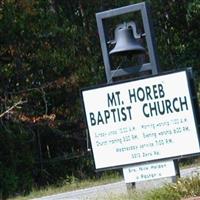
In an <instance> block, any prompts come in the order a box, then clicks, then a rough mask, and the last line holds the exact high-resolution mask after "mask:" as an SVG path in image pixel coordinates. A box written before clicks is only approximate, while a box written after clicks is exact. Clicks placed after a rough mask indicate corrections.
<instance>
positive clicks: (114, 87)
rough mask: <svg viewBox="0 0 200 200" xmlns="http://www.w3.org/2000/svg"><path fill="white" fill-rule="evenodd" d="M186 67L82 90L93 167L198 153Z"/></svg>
mask: <svg viewBox="0 0 200 200" xmlns="http://www.w3.org/2000/svg"><path fill="white" fill-rule="evenodd" d="M187 76H188V75H187V71H179V72H174V73H168V74H162V75H159V76H152V77H149V78H145V79H139V80H133V81H126V82H120V83H115V84H110V85H104V86H100V87H97V88H90V89H85V90H82V98H83V104H84V109H85V114H86V119H87V126H88V130H89V135H90V140H91V145H92V151H93V156H94V161H95V167H96V169H103V168H113V167H119V166H123V165H130V164H136V163H142V162H147V161H153V160H159V159H167V158H170V159H173V158H177V157H180V156H181V157H183V156H186V155H191V154H196V153H199V152H200V147H199V139H198V133H197V127H196V123H195V117H194V110H193V105H192V100H191V96H190V86H189V82H188V77H187Z"/></svg>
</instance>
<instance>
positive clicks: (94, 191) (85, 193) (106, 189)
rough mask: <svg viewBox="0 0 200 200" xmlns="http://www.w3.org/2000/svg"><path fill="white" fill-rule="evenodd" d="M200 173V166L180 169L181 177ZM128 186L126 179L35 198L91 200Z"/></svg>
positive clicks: (149, 184) (153, 183) (123, 190)
mask: <svg viewBox="0 0 200 200" xmlns="http://www.w3.org/2000/svg"><path fill="white" fill-rule="evenodd" d="M199 173H200V167H192V168H189V169H183V170H181V171H180V174H181V177H187V176H192V175H196V174H199ZM171 180H172V179H171V178H165V179H160V180H153V181H145V184H144V182H141V183H137V185H136V187H137V188H142V189H145V188H146V189H150V188H153V187H157V186H158V185H159V186H161V185H163V184H165V183H166V182H171ZM126 192H127V187H126V184H125V182H124V181H120V182H117V183H111V184H106V185H101V186H95V187H90V188H86V189H81V190H76V191H72V192H65V193H61V194H57V195H51V196H46V197H42V198H36V199H33V200H91V199H96V198H97V197H98V198H100V197H102V199H103V197H106V196H107V197H109V196H110V195H111V194H120V193H126Z"/></svg>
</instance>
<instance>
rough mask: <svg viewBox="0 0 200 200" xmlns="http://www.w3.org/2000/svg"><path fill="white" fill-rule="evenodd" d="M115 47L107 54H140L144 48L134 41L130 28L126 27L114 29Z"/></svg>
mask: <svg viewBox="0 0 200 200" xmlns="http://www.w3.org/2000/svg"><path fill="white" fill-rule="evenodd" d="M115 43H116V44H115V47H114V48H113V49H112V50H111V51H110V52H109V54H111V55H114V54H115V55H128V54H141V53H144V52H145V49H144V47H142V45H141V44H140V43H139V42H138V41H137V40H136V39H135V37H134V33H133V29H132V27H128V26H126V25H123V26H118V27H117V28H116V29H115Z"/></svg>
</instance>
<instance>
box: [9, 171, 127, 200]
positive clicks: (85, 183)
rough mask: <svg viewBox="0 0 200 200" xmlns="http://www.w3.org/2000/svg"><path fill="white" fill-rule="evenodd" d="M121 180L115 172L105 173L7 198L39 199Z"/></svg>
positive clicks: (11, 199) (72, 179) (18, 199)
mask: <svg viewBox="0 0 200 200" xmlns="http://www.w3.org/2000/svg"><path fill="white" fill-rule="evenodd" d="M122 179H123V178H122V176H120V175H119V174H118V173H117V172H116V173H112V174H107V173H105V174H104V175H103V176H101V178H99V179H96V178H95V179H87V180H81V181H80V180H78V179H75V178H73V177H72V178H71V180H70V182H68V181H66V182H63V183H62V184H61V185H59V186H48V187H45V188H42V189H41V188H40V189H37V188H35V189H33V190H32V191H31V193H30V194H29V195H27V196H17V197H13V198H9V199H8V200H28V199H33V198H39V197H42V196H48V195H53V194H58V193H62V192H68V191H73V190H78V189H83V188H87V187H93V186H98V185H103V184H108V183H114V182H117V181H120V180H122Z"/></svg>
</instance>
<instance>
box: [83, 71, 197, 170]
mask: <svg viewBox="0 0 200 200" xmlns="http://www.w3.org/2000/svg"><path fill="white" fill-rule="evenodd" d="M179 72H185V73H186V79H187V86H188V88H187V89H188V92H189V98H190V102H191V112H192V115H193V118H194V123H195V129H196V133H197V138H198V144H199V151H198V152H196V153H191V154H186V155H177V156H171V157H164V158H159V159H153V160H148V161H141V162H136V163H126V164H123V165H115V166H108V167H102V168H97V166H96V163H95V155H94V151H93V148H92V156H93V160H94V166H95V169H96V171H102V170H106V169H117V168H122V167H127V166H129V165H130V166H133V165H134V164H137V165H138V164H143V163H146V162H154V161H161V160H169V159H181V158H187V157H191V156H198V155H200V135H199V127H198V123H199V113H198V109H195V107H196V108H197V97H196V92H195V88H194V83H193V77H192V70H191V68H187V69H181V70H171V71H168V72H163V73H160V74H156V75H150V76H145V77H139V78H134V79H128V80H123V81H118V82H114V83H109V84H101V85H96V86H91V87H86V88H83V89H81V90H80V92H81V99H82V107H83V110H84V116H85V118H84V119H85V121H86V125H87V129H88V132H89V139H90V143H91V144H92V141H91V135H90V129H89V125H88V121H87V115H86V109H85V103H84V96H83V93H84V91H88V90H93V89H98V88H104V87H109V86H112V85H119V84H123V83H129V82H134V81H138V80H143V79H150V78H154V77H162V76H165V75H168V74H173V73H179Z"/></svg>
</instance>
